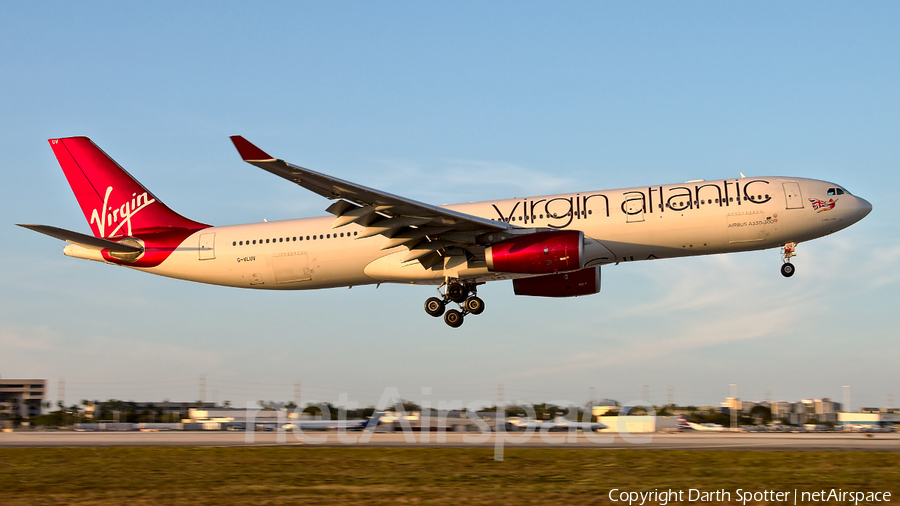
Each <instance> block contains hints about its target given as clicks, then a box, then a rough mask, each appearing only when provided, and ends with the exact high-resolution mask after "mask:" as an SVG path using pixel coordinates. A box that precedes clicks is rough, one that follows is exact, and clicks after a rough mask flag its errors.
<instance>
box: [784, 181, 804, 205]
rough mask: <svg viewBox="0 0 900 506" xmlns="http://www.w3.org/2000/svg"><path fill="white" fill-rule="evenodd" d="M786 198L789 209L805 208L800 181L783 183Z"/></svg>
mask: <svg viewBox="0 0 900 506" xmlns="http://www.w3.org/2000/svg"><path fill="white" fill-rule="evenodd" d="M783 184H784V198H785V202H787V205H786V206H785V207H786V208H787V209H803V195H801V194H800V183H783Z"/></svg>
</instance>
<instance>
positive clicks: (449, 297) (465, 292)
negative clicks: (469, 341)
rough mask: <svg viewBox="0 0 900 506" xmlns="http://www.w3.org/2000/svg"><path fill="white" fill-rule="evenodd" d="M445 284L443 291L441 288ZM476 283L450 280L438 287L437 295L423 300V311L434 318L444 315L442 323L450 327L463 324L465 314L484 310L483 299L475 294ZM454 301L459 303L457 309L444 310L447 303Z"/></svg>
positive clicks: (475, 313) (476, 313)
mask: <svg viewBox="0 0 900 506" xmlns="http://www.w3.org/2000/svg"><path fill="white" fill-rule="evenodd" d="M444 286H446V287H447V288H446V290H444V291H443V292H442V291H441V288H443V287H444ZM476 287H477V283H461V282H459V281H456V280H454V281H450V282H449V283H445V284H443V285H441V286H440V287H438V293H439V294H440V295H441V297H440V298H438V297H430V298H429V299H428V300H426V301H425V312H426V313H428V314H429V315H431V316H434V317H435V318H437V317H439V316H442V315H443V317H444V323H446V324H447V325H449V326H450V327H453V328H457V327H459V326H460V325H462V324H463V319H464V318H465V316H466V315H467V314H474V315H478V314H481V313H482V312H484V301H483V300H481V299H480V298H479V297H478V296H477V289H476ZM450 302H455V303H456V304H458V305H459V310H456V309H450V310H447V311H446V312H445V310H446V308H447V304H448V303H450Z"/></svg>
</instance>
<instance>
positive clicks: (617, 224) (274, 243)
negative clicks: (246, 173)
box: [65, 177, 872, 290]
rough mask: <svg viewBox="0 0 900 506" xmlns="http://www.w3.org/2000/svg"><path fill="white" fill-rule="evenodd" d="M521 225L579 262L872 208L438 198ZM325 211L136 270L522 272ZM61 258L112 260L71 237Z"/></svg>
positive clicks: (819, 193) (229, 281) (792, 187)
mask: <svg viewBox="0 0 900 506" xmlns="http://www.w3.org/2000/svg"><path fill="white" fill-rule="evenodd" d="M443 207H445V208H448V209H451V210H454V211H458V212H462V213H466V214H469V215H473V216H478V217H481V218H487V219H491V220H495V221H504V222H507V223H509V224H511V225H514V226H516V227H520V228H523V229H548V230H580V231H582V232H583V233H584V236H585V241H586V243H587V244H586V245H585V265H586V266H592V265H602V264H609V263H619V262H630V261H638V260H650V259H662V258H673V257H681V256H692V255H708V254H714V253H727V252H736V251H749V250H759V249H767V248H775V247H781V246H783V245H784V244H786V243H792V242H794V243H796V242H802V241H808V240H811V239H815V238H818V237H822V236H825V235H828V234H831V233H833V232H836V231H838V230H840V229H843V228H845V227H848V226H850V225H851V224H853V223H855V222H857V221H859V220H860V219H862V218H863V217H864V216H865V215H866V214H868V213H869V212H870V211H871V209H872V206H871V204H869V203H868V202H867V201H865V200H864V199H862V198H859V197H856V196H854V195H851V194H850V193H849V192H847V191H846V190H845V189H843V188H842V187H841V186H839V185H836V184H833V183H828V182H825V181H818V180H813V179H803V178H786V177H757V178H740V179H726V180H718V181H692V182H688V183H682V184H670V185H657V186H644V187H637V188H626V189H618V190H601V191H594V192H580V193H570V194H559V195H548V196H538V197H527V198H515V199H506V200H497V201H486V202H475V203H468V204H457V205H450V206H443ZM334 219H335V218H334V217H327V216H326V217H319V218H303V219H295V220H285V221H274V222H264V223H252V224H245V225H230V226H217V227H210V228H204V229H202V230H199V231H196V232H194V233H192V234H191V235H188V236H187V237H186V238H185V239H184V240H183V241H181V242H180V244H178V246H177V247H176V248H174V250H173V251H171V253H170V254H169V255H168V256H167V257H166V258H165V260H163V261H162V262H161V263H159V264H158V265H155V266H151V267H138V266H133V265H129V263H128V262H120V261H115V260H114V261H113V263H118V264H121V265H126V266H129V267H132V268H135V269H138V270H142V271H146V272H150V273H154V274H158V275H162V276H168V277H172V278H179V279H185V280H191V281H198V282H203V283H211V284H216V285H224V286H233V287H241V288H258V289H276V290H303V289H317V288H329V287H342V286H356V285H366V284H374V283H385V282H398V283H399V282H402V283H418V284H440V283H442V282H443V281H444V280H445V279H447V278H448V277H455V278H459V279H470V280H474V281H477V282H481V281H489V280H494V279H510V278H515V277H527V275H515V274H509V273H493V272H490V271H489V270H488V268H487V266H486V264H485V262H484V258H479V257H478V256H477V255H475V257H474V258H457V259H455V260H454V259H447V260H445V262H444V264H443V265H441V266H438V267H432V268H429V269H426V268H424V267H423V266H422V265H421V264H419V263H417V262H403V261H402V260H403V258H404V256H405V255H406V254H407V253H408V251H407V250H406V248H404V247H394V248H388V249H383V248H384V247H385V246H386V243H387V241H388V239H387V238H385V237H383V236H379V235H376V236H374V237H367V238H360V237H359V235H360V234H361V233H362V232H363V230H365V227H363V226H361V225H357V224H349V225H346V226H343V227H339V228H332V223H333V222H334ZM65 251H66V254H67V255H70V256H76V257H80V258H88V259H92V260H100V261H110V259H109V258H108V257H103V256H101V254H100V253H99V252H97V251H93V250H88V249H85V248H82V247H80V246H77V245H75V244H70V245H69V246H67V247H66V250H65Z"/></svg>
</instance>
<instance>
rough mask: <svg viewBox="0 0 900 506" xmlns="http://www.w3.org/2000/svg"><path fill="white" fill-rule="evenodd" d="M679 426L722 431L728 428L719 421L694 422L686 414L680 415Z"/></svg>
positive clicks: (703, 430)
mask: <svg viewBox="0 0 900 506" xmlns="http://www.w3.org/2000/svg"><path fill="white" fill-rule="evenodd" d="M678 428H679V429H691V430H696V431H700V432H710V431H712V432H722V431H726V430H728V429H727V428H726V427H723V426H722V425H719V424H717V423H694V422H691V421H689V420H688V419H687V418H686V417H684V416H680V417H678Z"/></svg>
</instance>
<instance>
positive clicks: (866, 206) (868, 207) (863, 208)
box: [857, 197, 872, 219]
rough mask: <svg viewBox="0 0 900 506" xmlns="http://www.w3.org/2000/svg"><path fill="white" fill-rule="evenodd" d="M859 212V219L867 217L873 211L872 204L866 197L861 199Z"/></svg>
mask: <svg viewBox="0 0 900 506" xmlns="http://www.w3.org/2000/svg"><path fill="white" fill-rule="evenodd" d="M857 198H858V197H857ZM859 212H860V214H859V219H863V218H865V217H866V216H867V215H868V214H869V213H871V212H872V204H871V203H870V202H869V201H868V200H866V199H862V198H861V199H859Z"/></svg>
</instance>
